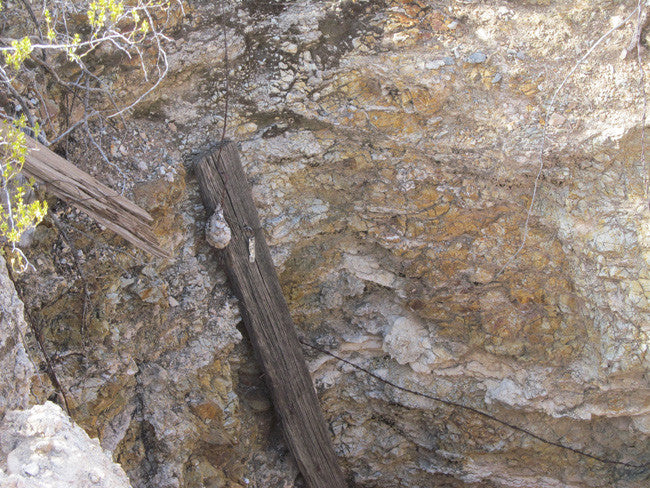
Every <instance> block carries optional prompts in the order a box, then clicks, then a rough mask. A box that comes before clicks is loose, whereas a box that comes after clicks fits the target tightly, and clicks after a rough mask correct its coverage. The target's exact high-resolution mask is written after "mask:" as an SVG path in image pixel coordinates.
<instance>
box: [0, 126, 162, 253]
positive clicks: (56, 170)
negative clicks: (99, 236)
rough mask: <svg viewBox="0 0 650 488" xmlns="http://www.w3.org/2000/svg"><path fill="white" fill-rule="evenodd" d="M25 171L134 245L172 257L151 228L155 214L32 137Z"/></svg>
mask: <svg viewBox="0 0 650 488" xmlns="http://www.w3.org/2000/svg"><path fill="white" fill-rule="evenodd" d="M5 131H6V129H5V128H3V124H0V137H6V136H5V134H6V132H5ZM23 173H25V174H26V175H27V176H29V177H33V178H34V179H35V180H37V181H38V182H39V183H41V184H43V185H44V186H45V191H46V192H48V193H52V194H54V195H56V196H57V197H59V198H60V199H62V200H64V201H65V202H67V203H69V204H71V205H74V206H75V207H77V208H78V209H79V210H81V211H82V212H85V213H87V214H88V216H90V218H92V219H93V220H95V221H96V222H97V223H99V224H101V225H103V226H105V227H107V228H109V229H111V230H112V231H113V232H115V233H116V234H118V235H120V236H122V237H123V238H124V239H126V240H127V241H129V242H130V243H131V244H133V245H134V246H136V247H138V248H140V249H142V250H144V251H147V252H148V253H150V254H153V255H154V256H157V257H164V258H168V257H170V255H169V253H168V252H167V251H165V250H164V249H163V248H162V247H161V246H160V244H159V242H158V239H157V237H156V235H155V234H154V232H153V229H152V228H151V224H152V223H153V218H152V217H151V215H149V214H148V213H147V212H146V211H145V210H144V209H142V208H140V207H138V206H137V205H136V204H135V203H133V202H132V201H130V200H128V199H127V198H125V197H124V196H122V195H120V194H119V193H118V192H116V191H115V190H113V189H111V188H109V187H108V186H106V185H104V184H103V183H101V182H100V181H98V180H97V179H96V178H93V177H92V176H91V175H89V174H88V173H86V172H85V171H82V170H81V169H79V168H78V167H77V166H75V165H74V164H72V163H71V162H70V161H68V160H67V159H64V158H62V157H61V156H59V155H58V154H56V153H55V152H53V151H50V150H49V149H48V148H47V147H45V146H44V145H43V144H41V143H40V142H38V141H37V140H35V139H33V138H31V137H29V136H27V155H26V157H25V164H24V165H23Z"/></svg>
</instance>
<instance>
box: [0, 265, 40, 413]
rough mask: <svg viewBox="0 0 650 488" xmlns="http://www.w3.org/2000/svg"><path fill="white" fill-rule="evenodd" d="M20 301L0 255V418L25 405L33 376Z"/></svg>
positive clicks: (33, 369) (25, 325) (25, 324)
mask: <svg viewBox="0 0 650 488" xmlns="http://www.w3.org/2000/svg"><path fill="white" fill-rule="evenodd" d="M27 329H28V326H27V323H26V322H25V318H24V317H23V302H21V301H20V298H19V297H18V295H17V293H16V289H15V288H14V284H13V283H12V281H11V279H10V278H9V275H8V274H7V264H6V262H5V260H4V258H3V257H2V255H0V419H1V418H2V417H3V416H4V414H5V412H6V411H7V410H13V409H16V408H25V407H27V406H28V405H29V392H30V389H31V384H32V380H33V377H34V375H35V373H36V370H35V368H34V364H33V363H32V361H31V359H30V358H29V356H28V354H27V351H26V350H25V343H24V340H23V337H24V336H25V334H26V333H27Z"/></svg>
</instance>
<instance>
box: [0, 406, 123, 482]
mask: <svg viewBox="0 0 650 488" xmlns="http://www.w3.org/2000/svg"><path fill="white" fill-rule="evenodd" d="M0 455H1V457H0V485H1V486H5V487H8V488H9V487H11V488H42V487H44V486H46V487H48V488H90V487H95V488H131V484H130V483H129V479H128V478H127V477H126V474H125V473H124V471H123V470H122V468H121V467H120V466H118V465H117V464H115V463H114V462H113V461H112V460H111V453H110V452H107V451H104V450H102V448H101V447H100V446H99V442H98V441H97V439H90V438H89V437H88V434H86V433H85V432H84V431H83V429H82V428H81V427H79V426H78V425H74V424H73V423H72V422H71V421H70V417H68V415H67V414H66V413H65V412H64V411H63V410H61V407H59V406H57V405H55V404H53V403H51V402H45V404H43V405H35V406H33V407H31V408H29V409H26V410H11V411H9V412H8V413H7V415H6V416H5V417H4V419H3V421H2V422H0Z"/></svg>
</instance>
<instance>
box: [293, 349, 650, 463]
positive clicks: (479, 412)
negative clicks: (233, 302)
mask: <svg viewBox="0 0 650 488" xmlns="http://www.w3.org/2000/svg"><path fill="white" fill-rule="evenodd" d="M298 340H299V341H300V343H301V344H302V345H304V346H307V347H309V348H311V349H314V350H315V351H318V352H321V353H323V354H325V355H327V356H330V357H332V358H334V359H336V360H338V361H341V362H342V363H345V364H347V365H349V366H352V367H353V368H355V369H357V370H359V371H361V372H363V373H365V374H367V375H368V376H371V377H372V378H375V379H376V380H378V381H380V382H382V383H385V384H387V385H389V386H392V387H393V388H396V389H398V390H400V391H403V392H405V393H410V394H412V395H416V396H419V397H422V398H427V399H429V400H433V401H436V402H439V403H442V404H444V405H448V406H450V407H454V408H460V409H463V410H466V411H469V412H472V413H474V414H476V415H480V416H481V417H484V418H487V419H489V420H491V421H493V422H496V423H498V424H501V425H503V426H505V427H508V428H509V429H512V430H514V431H517V432H521V433H522V434H526V435H527V436H529V437H532V438H533V439H536V440H538V441H540V442H542V443H544V444H548V445H550V446H555V447H558V448H560V449H565V450H567V451H571V452H573V453H574V454H578V455H579V456H583V457H587V458H590V459H593V460H594V461H598V462H600V463H603V464H614V465H618V466H625V467H626V468H635V469H644V470H645V469H647V468H648V467H649V466H650V463H645V464H632V463H626V462H624V461H616V460H614V459H607V458H603V457H600V456H596V455H595V454H590V453H588V452H585V451H581V450H580V449H576V448H574V447H571V446H567V445H566V444H562V443H560V442H555V441H552V440H550V439H546V438H544V437H541V436H540V435H538V434H535V433H534V432H532V431H530V430H528V429H526V428H524V427H519V426H517V425H514V424H511V423H510V422H507V421H505V420H501V419H499V418H497V417H495V416H493V415H490V414H489V413H487V412H484V411H482V410H479V409H478V408H474V407H470V406H469V405H463V404H462V403H458V402H454V401H453V400H447V399H445V398H440V397H436V396H433V395H429V394H428V393H422V392H419V391H415V390H412V389H410V388H405V387H403V386H399V385H397V384H395V383H393V382H392V381H390V380H387V379H385V378H382V377H381V376H379V375H376V374H375V373H373V372H371V371H369V370H367V369H365V368H363V367H362V366H359V365H357V364H355V363H353V362H351V361H348V360H347V359H344V358H342V357H341V356H338V355H336V354H334V353H333V352H330V351H327V350H326V349H323V348H321V347H318V346H315V345H313V344H310V343H309V342H307V341H305V340H303V339H301V338H299V339H298Z"/></svg>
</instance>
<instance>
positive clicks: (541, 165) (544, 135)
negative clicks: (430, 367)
mask: <svg viewBox="0 0 650 488" xmlns="http://www.w3.org/2000/svg"><path fill="white" fill-rule="evenodd" d="M640 2H641V0H639V4H640ZM638 10H639V7H638V6H637V8H635V9H634V10H633V11H632V13H631V14H630V15H628V16H627V17H626V18H625V19H624V20H622V21H621V22H619V23H618V24H616V25H615V26H614V27H612V28H611V29H610V30H608V31H607V32H605V33H604V34H603V35H602V36H600V38H599V39H598V40H597V41H596V42H595V43H594V44H593V45H592V46H591V47H590V48H589V49H588V50H587V52H586V53H585V54H584V55H583V56H582V57H581V58H580V59H579V60H578V62H577V63H576V64H575V65H574V66H573V68H572V69H571V71H569V74H567V75H566V76H565V77H564V80H562V83H560V85H559V86H558V87H557V89H556V90H555V93H553V96H552V97H551V100H550V101H549V104H548V107H547V109H546V116H545V118H544V128H543V130H542V142H541V143H540V148H539V169H538V170H537V176H535V185H534V186H533V196H532V198H531V199H530V205H529V206H528V212H526V222H525V223H524V233H523V237H522V239H521V244H520V245H519V248H517V251H515V253H514V254H513V255H512V257H510V259H508V261H507V262H506V264H504V265H503V266H502V267H501V269H500V270H499V271H498V272H497V273H496V274H495V275H494V280H496V279H497V278H498V277H499V276H501V274H503V272H504V271H505V270H506V268H507V267H508V266H510V265H511V264H512V262H513V261H514V260H515V259H517V256H519V254H520V253H521V251H522V250H523V249H524V246H525V245H526V239H527V238H528V231H529V227H530V218H531V216H532V214H533V206H534V205H535V200H536V197H537V191H538V190H539V180H540V178H541V176H542V172H543V170H544V151H545V150H546V141H547V139H548V136H547V132H548V123H549V119H550V117H551V114H552V113H553V110H554V108H555V100H556V98H557V95H558V93H560V90H562V88H564V85H566V83H567V82H568V81H569V79H570V78H571V77H572V76H573V73H575V72H576V70H577V69H578V67H579V66H580V65H581V64H582V63H583V62H584V61H585V60H586V59H587V58H588V57H589V56H591V53H592V52H594V50H595V49H596V48H597V47H598V46H599V45H600V44H601V43H602V42H603V41H604V40H605V39H607V38H608V37H609V36H611V35H612V34H613V33H614V32H615V31H617V30H618V29H620V28H621V27H623V26H624V25H625V24H627V22H628V21H629V20H630V19H631V18H632V17H633V16H634V14H635V13H636V12H637V11H638Z"/></svg>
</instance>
